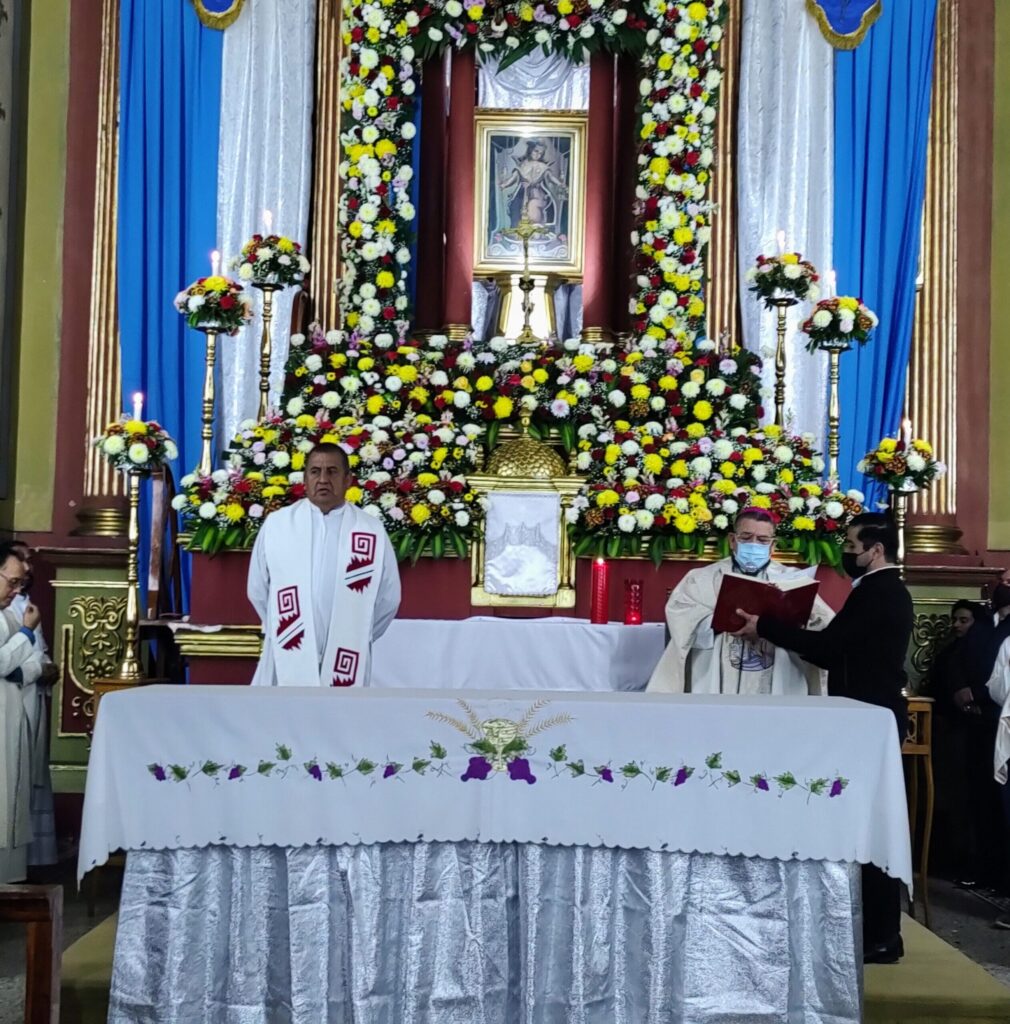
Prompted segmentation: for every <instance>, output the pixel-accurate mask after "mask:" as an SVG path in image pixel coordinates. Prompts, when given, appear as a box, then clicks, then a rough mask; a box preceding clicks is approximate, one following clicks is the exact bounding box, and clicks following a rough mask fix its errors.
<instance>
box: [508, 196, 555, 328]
mask: <svg viewBox="0 0 1010 1024" xmlns="http://www.w3.org/2000/svg"><path fill="white" fill-rule="evenodd" d="M546 231H547V229H546V228H542V227H540V226H539V225H538V224H534V223H533V221H531V220H530V218H529V215H528V214H527V212H526V207H525V206H523V214H522V216H521V217H520V218H519V226H518V227H516V228H509V229H508V230H506V231H505V232H504V234H505V235H506V236H507V237H509V238H518V239H519V240H520V241H521V242H522V243H523V274H522V277H520V278H519V290H520V291H521V292H522V293H523V304H522V309H523V329H522V330H521V331H520V332H519V337H518V338H516V341H519V342H522V343H523V344H524V345H525V344H530V343H531V342H538V341H540V340H541V339H540V338H538V337H537V336H536V335H535V334H534V333H533V328H532V326H531V325H530V320H531V318H532V316H533V301H532V299H531V298H530V295H531V293H532V292H533V289H534V288H535V287H536V285H535V284H534V282H533V278H532V277H531V276H530V239H531V238H535V237H536V236H537V235H539V234H544V233H546Z"/></svg>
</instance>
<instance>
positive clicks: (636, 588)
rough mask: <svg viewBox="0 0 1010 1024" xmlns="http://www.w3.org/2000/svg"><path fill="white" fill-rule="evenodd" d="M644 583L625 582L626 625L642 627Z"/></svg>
mask: <svg viewBox="0 0 1010 1024" xmlns="http://www.w3.org/2000/svg"><path fill="white" fill-rule="evenodd" d="M642 589H643V586H642V581H641V580H625V581H624V624H625V625H626V626H640V625H641V624H642Z"/></svg>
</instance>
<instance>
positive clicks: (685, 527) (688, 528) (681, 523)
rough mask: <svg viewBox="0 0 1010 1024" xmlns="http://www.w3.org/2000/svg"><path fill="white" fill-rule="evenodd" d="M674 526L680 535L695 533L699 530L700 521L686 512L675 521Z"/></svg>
mask: <svg viewBox="0 0 1010 1024" xmlns="http://www.w3.org/2000/svg"><path fill="white" fill-rule="evenodd" d="M673 525H674V527H675V528H676V529H677V530H678V531H679V532H680V533H694V531H695V530H697V529H698V521H697V520H696V519H695V518H694V516H689V515H688V514H687V513H686V512H682V513H680V514H679V515H678V516H677V517H676V518H675V519H674V520H673Z"/></svg>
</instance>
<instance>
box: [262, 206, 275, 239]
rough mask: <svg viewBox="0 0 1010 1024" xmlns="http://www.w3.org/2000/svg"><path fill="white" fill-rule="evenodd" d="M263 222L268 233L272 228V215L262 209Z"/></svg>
mask: <svg viewBox="0 0 1010 1024" xmlns="http://www.w3.org/2000/svg"><path fill="white" fill-rule="evenodd" d="M263 223H264V224H265V225H266V228H267V234H268V235H269V234H270V232H271V231H273V229H274V215H273V214H272V213H271V212H270V211H269V210H264V211H263Z"/></svg>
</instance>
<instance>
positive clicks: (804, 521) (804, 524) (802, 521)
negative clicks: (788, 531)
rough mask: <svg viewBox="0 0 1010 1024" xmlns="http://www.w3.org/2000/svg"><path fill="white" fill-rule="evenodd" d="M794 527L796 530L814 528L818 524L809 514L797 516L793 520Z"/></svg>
mask: <svg viewBox="0 0 1010 1024" xmlns="http://www.w3.org/2000/svg"><path fill="white" fill-rule="evenodd" d="M793 528H794V529H796V530H814V529H816V528H817V524H816V523H815V522H814V521H813V520H812V519H811V518H810V517H809V516H797V517H796V518H795V519H794V520H793Z"/></svg>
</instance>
